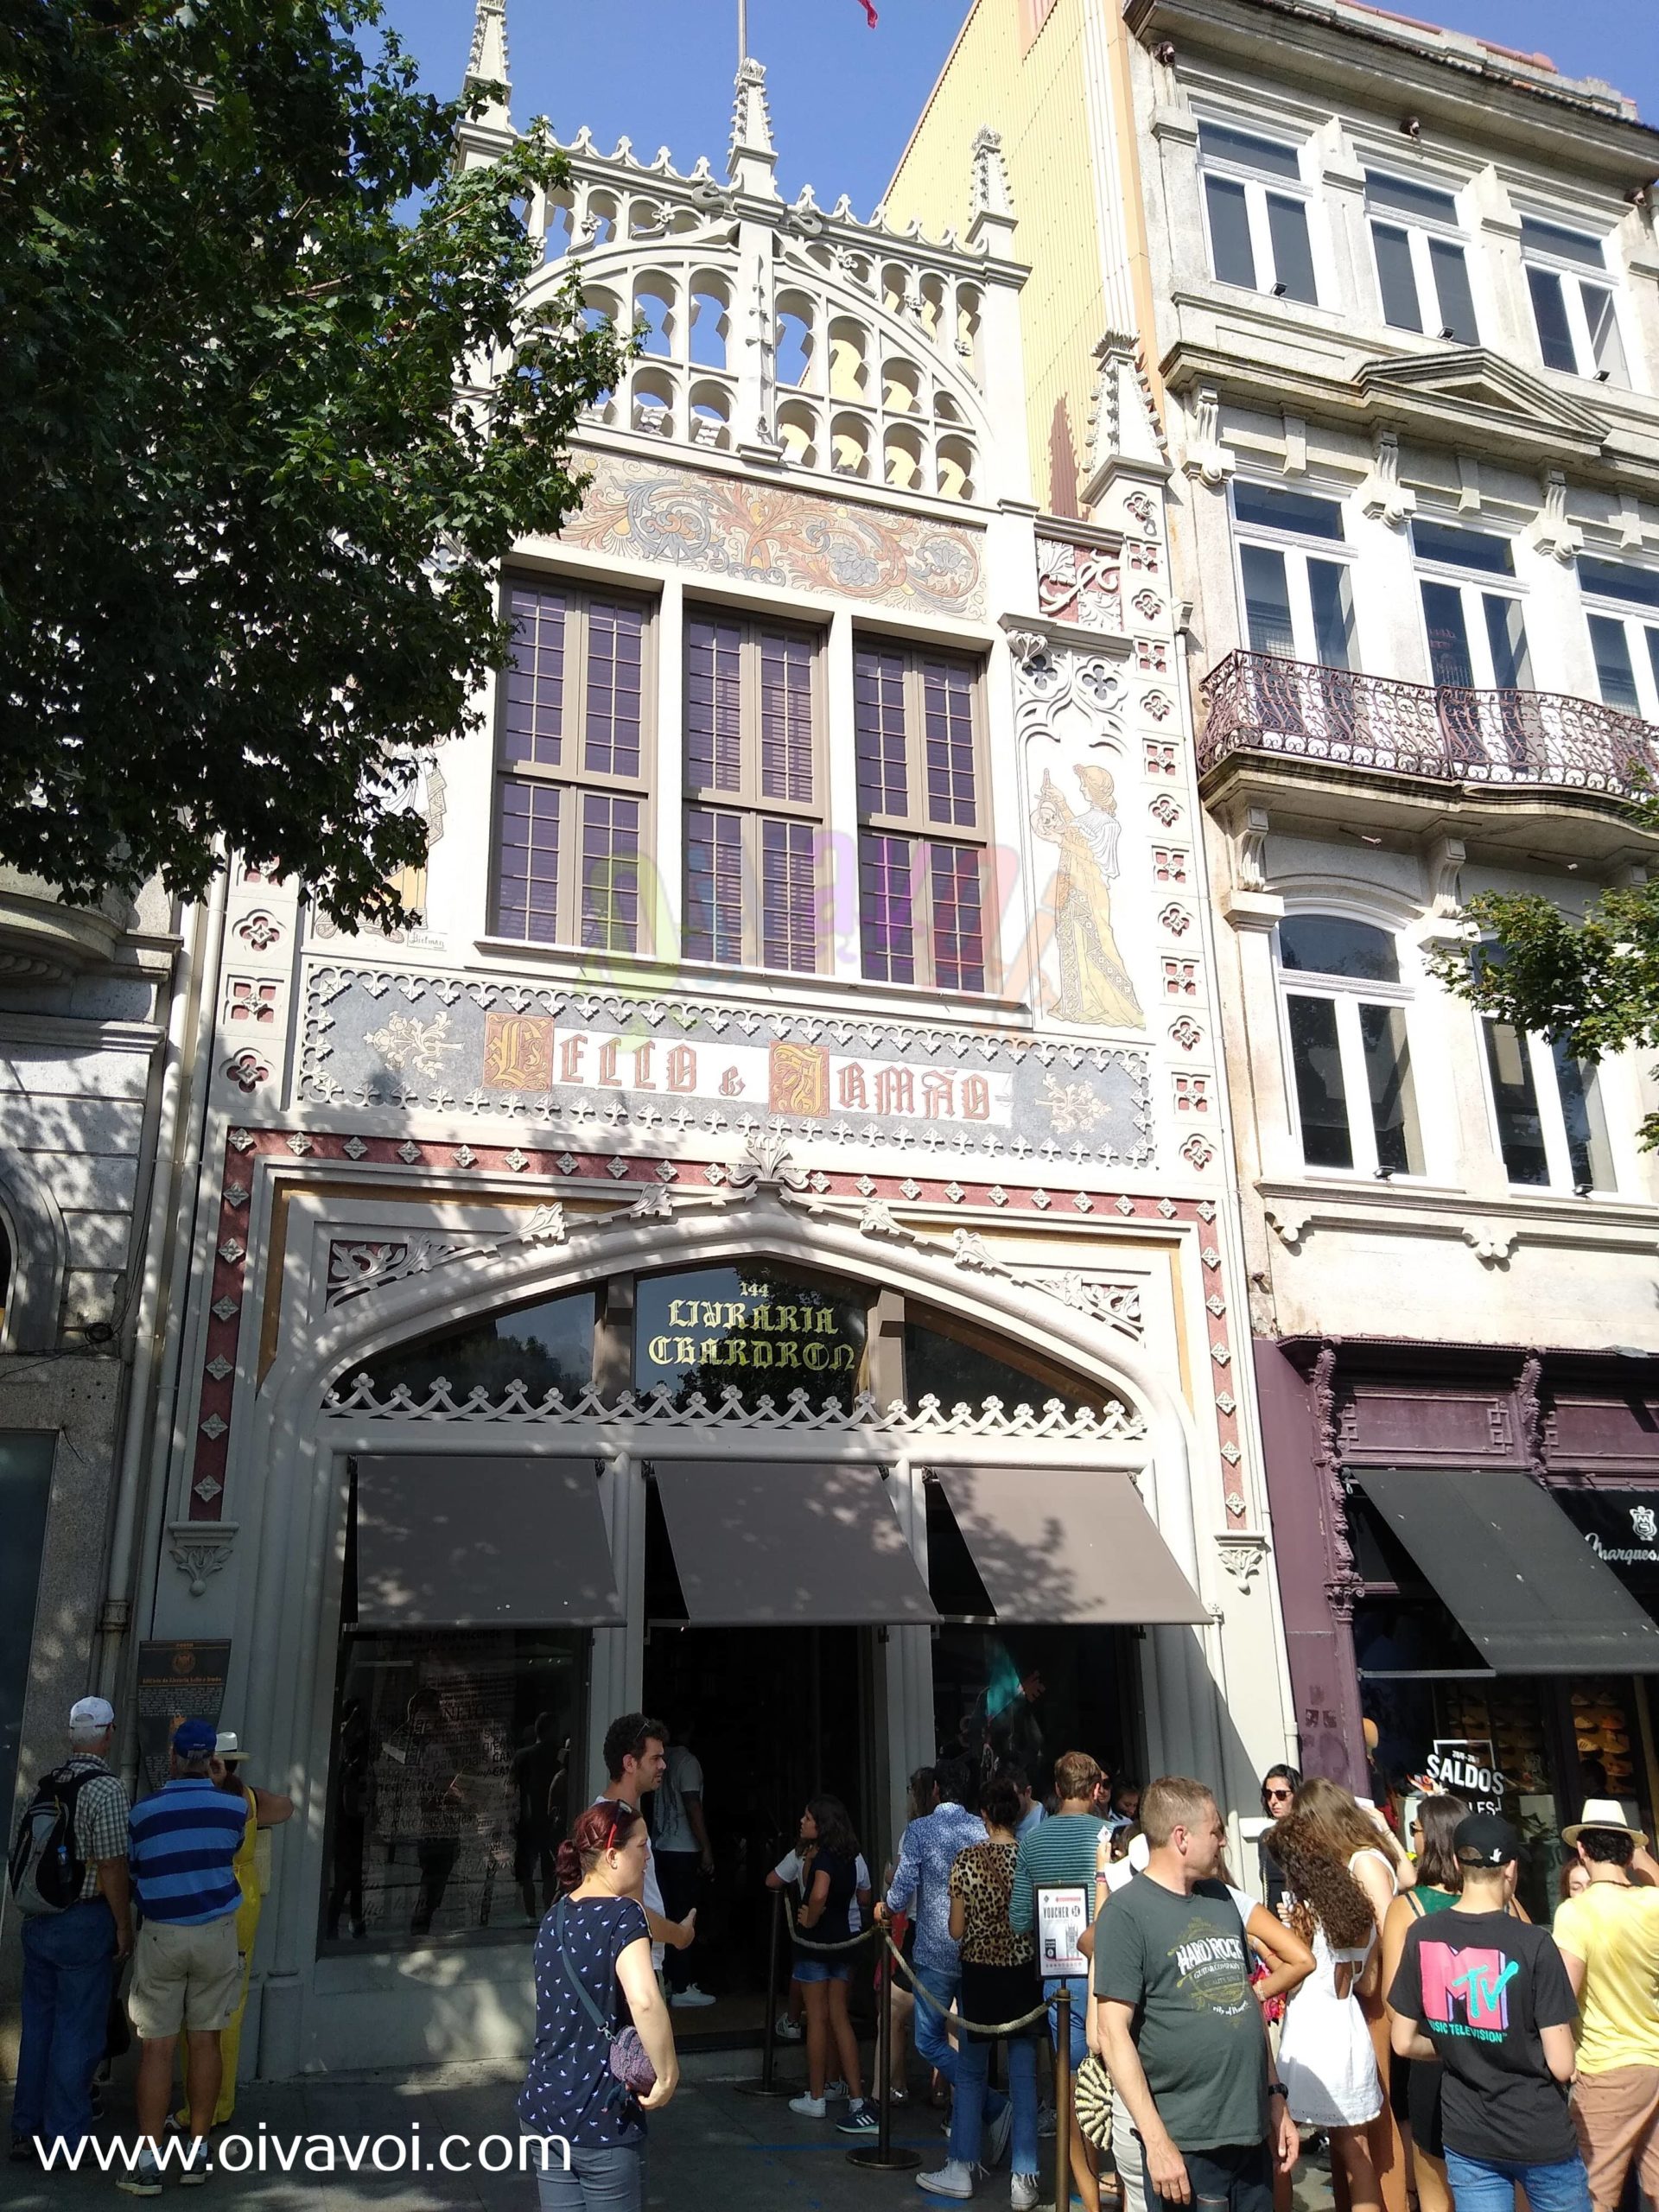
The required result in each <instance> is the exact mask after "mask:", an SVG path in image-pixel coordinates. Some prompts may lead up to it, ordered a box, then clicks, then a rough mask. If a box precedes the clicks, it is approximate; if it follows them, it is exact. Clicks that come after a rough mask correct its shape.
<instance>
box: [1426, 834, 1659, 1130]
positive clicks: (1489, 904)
mask: <svg viewBox="0 0 1659 2212" xmlns="http://www.w3.org/2000/svg"><path fill="white" fill-rule="evenodd" d="M1631 813H1632V817H1633V818H1634V819H1635V820H1636V821H1637V823H1639V824H1640V825H1641V826H1642V827H1643V828H1644V829H1649V830H1650V831H1653V832H1655V833H1656V834H1659V798H1642V799H1639V800H1638V801H1637V804H1636V805H1635V806H1634V807H1633V808H1632V809H1631ZM1465 916H1466V918H1467V919H1468V921H1469V922H1470V924H1471V925H1472V927H1473V929H1474V930H1475V931H1478V933H1479V936H1480V938H1483V939H1485V940H1488V941H1490V942H1491V944H1492V945H1493V946H1494V948H1495V957H1483V956H1482V954H1481V952H1480V951H1477V953H1476V955H1475V957H1473V958H1471V957H1470V956H1469V955H1468V954H1466V953H1463V952H1447V953H1442V954H1440V955H1439V956H1438V957H1435V958H1434V959H1433V962H1432V963H1431V964H1432V965H1433V969H1434V970H1435V972H1436V974H1437V975H1438V976H1439V977H1440V981H1441V982H1444V983H1446V985H1448V986H1449V987H1450V988H1452V990H1454V991H1456V992H1457V993H1459V995H1460V996H1462V997H1464V998H1466V999H1469V1000H1471V1001H1473V1003H1474V1004H1475V1005H1476V1006H1477V1007H1478V1008H1479V1009H1480V1010H1481V1012H1482V1013H1484V1014H1492V1015H1495V1016H1496V1017H1497V1020H1500V1021H1509V1022H1513V1023H1514V1025H1515V1027H1516V1028H1517V1029H1522V1030H1528V1029H1530V1030H1536V1031H1538V1032H1540V1033H1541V1034H1543V1035H1544V1036H1547V1037H1548V1038H1550V1039H1556V1038H1562V1039H1566V1042H1567V1046H1568V1047H1569V1049H1570V1050H1571V1051H1572V1052H1573V1054H1574V1056H1575V1057H1576V1058H1579V1059H1581V1060H1592V1061H1593V1060H1599V1059H1604V1058H1606V1057H1607V1055H1608V1054H1609V1053H1612V1052H1624V1051H1626V1050H1627V1049H1629V1048H1630V1047H1631V1046H1636V1047H1637V1048H1643V1047H1647V1048H1659V881H1649V882H1646V883H1638V884H1630V885H1622V886H1618V887H1614V888H1613V889H1611V890H1608V891H1605V892H1603V893H1602V894H1601V897H1600V898H1599V899H1598V900H1597V902H1596V904H1595V905H1594V906H1592V908H1591V909H1590V912H1588V913H1587V914H1586V917H1585V918H1584V919H1583V920H1582V921H1578V920H1575V919H1573V918H1572V917H1571V916H1570V915H1567V914H1566V913H1564V912H1562V911H1561V909H1560V907H1559V906H1555V905H1554V903H1553V902H1552V901H1551V900H1550V899H1543V898H1540V897H1538V896H1536V895H1535V894H1531V895H1523V894H1513V893H1499V892H1484V893H1481V895H1480V896H1479V897H1478V898H1476V899H1471V900H1470V902H1469V904H1468V906H1467V907H1466V908H1465ZM1640 1134H1641V1139H1642V1142H1643V1145H1645V1146H1647V1147H1649V1149H1652V1148H1654V1147H1659V1114H1649V1116H1647V1117H1646V1119H1645V1120H1644V1121H1643V1123H1642V1125H1641V1132H1640Z"/></svg>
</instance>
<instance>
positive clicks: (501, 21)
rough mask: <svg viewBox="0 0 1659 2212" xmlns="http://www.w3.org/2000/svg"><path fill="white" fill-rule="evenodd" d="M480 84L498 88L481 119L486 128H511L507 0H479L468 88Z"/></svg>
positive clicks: (468, 66) (474, 17) (468, 71)
mask: <svg viewBox="0 0 1659 2212" xmlns="http://www.w3.org/2000/svg"><path fill="white" fill-rule="evenodd" d="M479 85H492V86H496V87H497V90H496V92H494V94H493V96H492V98H491V99H490V101H489V103H488V105H486V107H485V108H484V110H483V111H482V112H481V114H480V115H479V117H478V118H477V121H478V122H479V123H480V124H483V125H484V126H485V127H486V129H490V130H512V111H511V106H510V103H511V100H512V78H511V75H510V73H509V68H508V63H507V7H506V0H476V6H475V12H474V16H473V50H472V53H471V54H470V55H469V57H468V59H467V83H466V90H467V91H468V92H470V91H471V90H472V89H473V88H474V86H479Z"/></svg>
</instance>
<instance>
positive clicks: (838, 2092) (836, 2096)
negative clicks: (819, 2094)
mask: <svg viewBox="0 0 1659 2212" xmlns="http://www.w3.org/2000/svg"><path fill="white" fill-rule="evenodd" d="M848 2094H849V2091H848V2088H847V2084H846V2083H845V2082H843V2081H842V2080H841V2078H840V2077H839V2075H837V2077H836V2080H835V2081H833V2082H825V2083H824V2085H823V2096H824V2102H825V2103H826V2104H832V2105H833V2104H839V2103H841V2102H842V2100H843V2099H844V2098H845V2097H846V2096H847V2095H848Z"/></svg>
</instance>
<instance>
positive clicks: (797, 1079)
mask: <svg viewBox="0 0 1659 2212" xmlns="http://www.w3.org/2000/svg"><path fill="white" fill-rule="evenodd" d="M766 1073H767V1103H768V1105H769V1106H770V1107H771V1109H772V1112H773V1113H774V1114H810V1115H815V1116H816V1115H822V1114H826V1113H828V1111H829V1052H827V1051H826V1050H825V1048H824V1047H823V1046H822V1045H772V1046H768V1047H767V1052H766Z"/></svg>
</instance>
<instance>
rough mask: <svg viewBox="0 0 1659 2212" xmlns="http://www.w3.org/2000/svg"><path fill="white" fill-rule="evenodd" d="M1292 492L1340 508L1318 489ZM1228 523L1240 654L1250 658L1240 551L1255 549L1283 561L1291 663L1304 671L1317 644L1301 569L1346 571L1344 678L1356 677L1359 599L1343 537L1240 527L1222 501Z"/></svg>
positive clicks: (1350, 550) (1274, 486) (1335, 497)
mask: <svg viewBox="0 0 1659 2212" xmlns="http://www.w3.org/2000/svg"><path fill="white" fill-rule="evenodd" d="M1234 481H1235V483H1236V481H1237V479H1236V478H1235V479H1234ZM1246 481H1247V482H1255V481H1258V480H1257V479H1255V478H1247V479H1246ZM1259 481H1261V482H1262V483H1263V484H1264V485H1267V486H1268V488H1269V489H1271V490H1275V491H1280V490H1283V489H1284V488H1285V486H1283V485H1282V484H1279V483H1276V482H1273V481H1271V480H1269V479H1268V478H1265V477H1264V478H1262V479H1260V480H1259ZM1294 488H1295V489H1296V490H1297V491H1299V492H1306V495H1307V497H1308V498H1309V499H1329V501H1330V503H1331V505H1332V506H1334V507H1337V508H1338V509H1340V508H1341V506H1342V504H1343V502H1342V499H1341V496H1340V494H1339V493H1335V492H1327V491H1326V490H1325V489H1324V488H1323V487H1322V486H1308V485H1301V484H1299V485H1297V486H1295V487H1294ZM1228 518H1229V520H1230V523H1231V524H1232V532H1233V584H1234V588H1235V590H1236V593H1237V594H1238V635H1239V641H1240V643H1241V644H1242V645H1243V647H1244V649H1245V651H1246V652H1255V646H1254V645H1252V644H1251V643H1250V628H1249V607H1248V606H1247V604H1246V601H1245V594H1244V563H1243V557H1242V556H1243V548H1244V547H1245V546H1246V545H1259V546H1261V547H1262V548H1263V549H1264V550H1267V551H1268V552H1272V553H1279V554H1282V555H1283V556H1284V563H1285V583H1286V588H1287V592H1288V594H1289V598H1290V627H1291V635H1292V638H1293V639H1294V644H1295V647H1296V651H1295V655H1294V658H1296V659H1297V660H1299V661H1302V662H1305V663H1306V664H1308V665H1309V666H1310V667H1314V668H1317V667H1319V665H1320V661H1319V650H1318V643H1317V639H1318V632H1317V626H1316V625H1315V622H1314V620H1313V590H1312V588H1311V587H1310V585H1309V583H1308V581H1307V564H1308V563H1309V561H1311V560H1312V561H1328V562H1329V563H1331V565H1332V567H1333V568H1341V569H1347V571H1348V576H1349V586H1348V588H1349V595H1350V597H1351V601H1352V602H1353V610H1354V629H1353V640H1352V645H1353V651H1352V654H1351V658H1350V660H1349V664H1348V669H1347V671H1346V672H1347V673H1348V674H1350V675H1358V674H1359V673H1360V672H1361V667H1362V656H1361V653H1360V651H1359V593H1358V591H1357V589H1356V588H1355V586H1356V584H1357V581H1358V575H1357V569H1358V560H1357V548H1356V547H1355V546H1353V545H1352V544H1351V543H1349V541H1348V539H1347V538H1346V537H1313V536H1312V535H1311V534H1309V533H1307V532H1306V531H1298V530H1294V529H1281V528H1277V527H1274V526H1273V525H1271V524H1267V523H1256V522H1243V521H1241V520H1240V518H1239V515H1238V511H1237V507H1236V504H1235V502H1234V501H1233V499H1231V497H1229V499H1228ZM1345 521H1346V518H1345V517H1344V523H1345ZM1341 672H1342V671H1338V673H1341Z"/></svg>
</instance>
